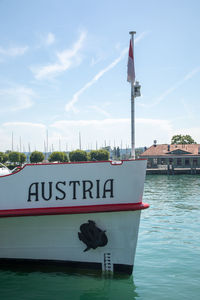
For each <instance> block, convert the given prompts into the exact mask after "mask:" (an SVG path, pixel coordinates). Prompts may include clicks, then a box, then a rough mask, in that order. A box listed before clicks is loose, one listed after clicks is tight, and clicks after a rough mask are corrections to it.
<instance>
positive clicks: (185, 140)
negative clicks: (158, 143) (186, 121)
mask: <svg viewBox="0 0 200 300" xmlns="http://www.w3.org/2000/svg"><path fill="white" fill-rule="evenodd" d="M171 144H196V142H195V141H194V140H193V138H192V137H191V136H190V135H189V134H187V135H182V134H177V135H174V136H173V137H172V139H171Z"/></svg>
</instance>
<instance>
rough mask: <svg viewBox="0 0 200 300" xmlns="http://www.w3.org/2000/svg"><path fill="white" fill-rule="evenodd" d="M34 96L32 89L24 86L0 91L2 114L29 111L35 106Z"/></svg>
mask: <svg viewBox="0 0 200 300" xmlns="http://www.w3.org/2000/svg"><path fill="white" fill-rule="evenodd" d="M34 96H35V94H34V92H33V90H32V89H30V88H26V87H23V86H17V87H14V88H8V89H0V101H1V112H8V111H9V112H10V111H19V110H23V109H28V108H30V107H31V106H32V105H33V104H34V103H33V97H34Z"/></svg>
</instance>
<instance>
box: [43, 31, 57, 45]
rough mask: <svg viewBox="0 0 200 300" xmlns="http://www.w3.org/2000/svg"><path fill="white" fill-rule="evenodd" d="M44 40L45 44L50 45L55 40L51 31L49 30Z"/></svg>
mask: <svg viewBox="0 0 200 300" xmlns="http://www.w3.org/2000/svg"><path fill="white" fill-rule="evenodd" d="M45 42H46V44H47V45H52V44H53V43H54V42H55V35H54V34H53V33H52V32H49V33H48V35H47V37H46V41H45Z"/></svg>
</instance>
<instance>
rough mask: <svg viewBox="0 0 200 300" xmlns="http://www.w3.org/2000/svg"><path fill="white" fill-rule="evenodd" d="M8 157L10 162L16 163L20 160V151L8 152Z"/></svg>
mask: <svg viewBox="0 0 200 300" xmlns="http://www.w3.org/2000/svg"><path fill="white" fill-rule="evenodd" d="M8 159H9V161H10V162H12V163H14V164H16V163H19V161H20V153H19V152H17V151H12V152H9V153H8Z"/></svg>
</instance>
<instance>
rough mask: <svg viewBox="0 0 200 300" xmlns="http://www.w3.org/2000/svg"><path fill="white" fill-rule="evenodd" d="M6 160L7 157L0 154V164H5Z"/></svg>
mask: <svg viewBox="0 0 200 300" xmlns="http://www.w3.org/2000/svg"><path fill="white" fill-rule="evenodd" d="M7 160H8V155H7V154H5V153H3V152H0V163H5V162H6V161H7Z"/></svg>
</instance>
